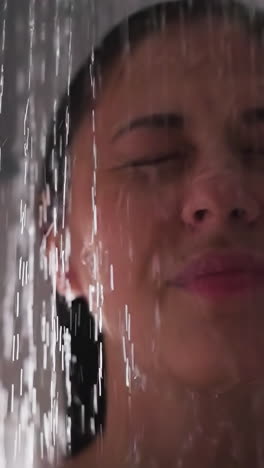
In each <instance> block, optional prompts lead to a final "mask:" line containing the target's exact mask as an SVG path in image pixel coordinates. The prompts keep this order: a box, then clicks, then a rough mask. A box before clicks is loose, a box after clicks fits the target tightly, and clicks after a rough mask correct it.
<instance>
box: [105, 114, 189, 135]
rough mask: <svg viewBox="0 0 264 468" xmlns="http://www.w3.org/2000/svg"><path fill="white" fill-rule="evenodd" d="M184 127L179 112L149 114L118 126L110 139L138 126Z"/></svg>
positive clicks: (179, 128) (180, 128) (178, 128)
mask: <svg viewBox="0 0 264 468" xmlns="http://www.w3.org/2000/svg"><path fill="white" fill-rule="evenodd" d="M183 127H184V118H183V115H181V114H176V113H167V114H166V113H165V114H151V115H146V116H142V117H139V118H136V119H134V120H130V121H129V122H128V123H126V125H124V126H123V127H121V128H119V130H118V131H117V132H116V133H115V134H114V136H113V138H112V141H115V140H117V139H118V138H120V137H121V136H123V135H125V134H126V133H129V132H131V131H132V130H136V129H138V128H151V129H153V128H154V129H155V128H162V129H166V128H174V129H177V130H182V129H183Z"/></svg>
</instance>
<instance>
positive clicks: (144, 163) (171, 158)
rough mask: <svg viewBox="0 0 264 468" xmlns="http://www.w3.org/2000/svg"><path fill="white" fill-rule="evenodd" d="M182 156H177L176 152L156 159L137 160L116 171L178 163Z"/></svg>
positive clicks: (159, 155) (158, 156) (161, 155)
mask: <svg viewBox="0 0 264 468" xmlns="http://www.w3.org/2000/svg"><path fill="white" fill-rule="evenodd" d="M179 156H180V154H177V153H176V152H175V151H174V152H173V153H169V154H158V155H157V156H155V157H154V158H149V157H146V158H140V159H135V160H132V161H129V162H127V163H125V164H123V165H122V166H119V167H117V168H114V169H125V168H131V167H146V166H158V165H161V164H165V163H167V162H169V161H177V160H178V157H179Z"/></svg>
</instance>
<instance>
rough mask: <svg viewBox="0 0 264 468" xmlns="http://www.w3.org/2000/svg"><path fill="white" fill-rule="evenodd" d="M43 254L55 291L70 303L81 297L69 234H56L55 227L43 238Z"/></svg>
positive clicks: (60, 232) (62, 232)
mask: <svg viewBox="0 0 264 468" xmlns="http://www.w3.org/2000/svg"><path fill="white" fill-rule="evenodd" d="M42 254H43V255H45V256H46V262H45V263H46V265H47V268H48V276H50V278H51V281H52V283H53V287H54V289H56V291H57V292H58V294H59V295H60V296H62V297H65V298H66V299H67V300H69V302H71V301H73V300H74V299H76V298H77V297H80V296H81V295H82V294H81V287H80V284H79V281H78V277H77V274H76V271H75V269H74V266H73V262H72V257H71V251H70V239H69V233H67V232H65V231H64V230H63V231H62V230H61V231H58V232H56V233H55V232H54V228H53V226H51V227H50V228H49V230H48V231H47V233H46V234H45V235H44V236H43V241H42Z"/></svg>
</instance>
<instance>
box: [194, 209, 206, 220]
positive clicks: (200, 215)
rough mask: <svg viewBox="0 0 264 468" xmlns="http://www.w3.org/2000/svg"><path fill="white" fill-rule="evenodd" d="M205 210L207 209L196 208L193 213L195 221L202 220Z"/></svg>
mask: <svg viewBox="0 0 264 468" xmlns="http://www.w3.org/2000/svg"><path fill="white" fill-rule="evenodd" d="M206 211H207V210H197V211H196V212H195V215H194V217H195V221H202V220H203V219H204V217H205V214H206Z"/></svg>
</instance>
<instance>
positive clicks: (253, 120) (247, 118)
mask: <svg viewBox="0 0 264 468" xmlns="http://www.w3.org/2000/svg"><path fill="white" fill-rule="evenodd" d="M242 121H243V123H245V124H247V125H254V124H257V123H262V122H264V107H253V108H252V109H247V110H246V111H245V112H243V113H242Z"/></svg>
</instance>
